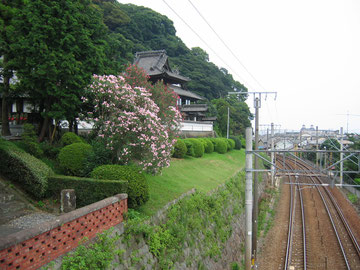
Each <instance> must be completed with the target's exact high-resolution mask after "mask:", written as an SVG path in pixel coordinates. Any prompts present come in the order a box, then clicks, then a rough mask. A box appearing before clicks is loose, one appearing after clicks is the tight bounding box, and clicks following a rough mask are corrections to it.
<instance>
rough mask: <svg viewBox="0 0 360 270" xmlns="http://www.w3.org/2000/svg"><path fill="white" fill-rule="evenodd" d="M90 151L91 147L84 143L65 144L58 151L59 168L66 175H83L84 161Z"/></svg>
mask: <svg viewBox="0 0 360 270" xmlns="http://www.w3.org/2000/svg"><path fill="white" fill-rule="evenodd" d="M91 152H92V147H91V145H89V144H86V143H73V144H70V145H67V146H65V147H64V148H63V149H61V150H60V153H59V157H58V159H59V165H60V168H61V169H62V170H63V171H64V173H65V174H67V175H75V176H83V175H84V167H85V162H86V159H87V158H88V156H89V155H90V154H91Z"/></svg>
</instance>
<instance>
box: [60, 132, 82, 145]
mask: <svg viewBox="0 0 360 270" xmlns="http://www.w3.org/2000/svg"><path fill="white" fill-rule="evenodd" d="M82 142H83V140H82V139H81V138H80V137H79V136H78V135H76V134H75V133H73V132H65V133H64V134H63V135H62V136H61V139H60V143H61V145H63V146H67V145H70V144H73V143H82Z"/></svg>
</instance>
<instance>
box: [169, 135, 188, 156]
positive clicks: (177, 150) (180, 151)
mask: <svg viewBox="0 0 360 270" xmlns="http://www.w3.org/2000/svg"><path fill="white" fill-rule="evenodd" d="M186 152H187V147H186V144H185V142H184V141H183V140H182V139H177V140H176V143H175V145H174V153H173V155H172V156H173V157H175V158H184V157H185V155H186Z"/></svg>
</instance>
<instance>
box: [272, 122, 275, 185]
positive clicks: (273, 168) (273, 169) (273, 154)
mask: <svg viewBox="0 0 360 270" xmlns="http://www.w3.org/2000/svg"><path fill="white" fill-rule="evenodd" d="M271 150H272V151H274V123H271ZM274 156H275V153H274V152H271V163H272V164H274V163H275V162H274ZM274 176H275V167H274V165H271V185H274V180H275V179H274Z"/></svg>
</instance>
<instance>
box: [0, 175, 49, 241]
mask: <svg viewBox="0 0 360 270" xmlns="http://www.w3.org/2000/svg"><path fill="white" fill-rule="evenodd" d="M54 217H55V215H53V214H49V213H46V212H42V211H40V210H38V209H36V208H35V207H34V206H32V204H30V203H29V202H28V201H27V199H26V197H25V196H23V195H22V193H21V192H20V191H18V190H15V189H14V188H13V187H12V186H11V185H9V182H7V181H5V180H4V179H3V178H2V177H1V176H0V238H1V237H5V236H6V235H9V234H12V233H15V232H18V231H21V230H23V229H28V228H32V227H34V226H35V225H37V224H40V223H42V222H44V221H47V220H50V219H52V218H54Z"/></svg>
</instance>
